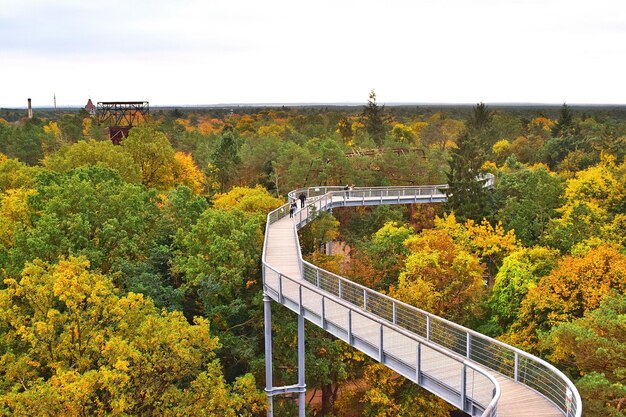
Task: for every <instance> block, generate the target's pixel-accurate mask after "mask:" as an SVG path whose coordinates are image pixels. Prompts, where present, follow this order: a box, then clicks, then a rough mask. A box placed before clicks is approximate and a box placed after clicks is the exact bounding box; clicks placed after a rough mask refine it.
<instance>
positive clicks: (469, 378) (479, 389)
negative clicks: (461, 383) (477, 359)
mask: <svg viewBox="0 0 626 417" xmlns="http://www.w3.org/2000/svg"><path fill="white" fill-rule="evenodd" d="M465 387H466V388H465V394H466V396H467V397H468V398H471V399H472V401H473V402H474V403H476V404H478V405H479V406H480V408H482V409H483V410H484V409H486V408H487V406H488V405H489V403H490V402H491V399H492V398H493V384H492V383H491V381H490V380H489V378H488V377H487V376H486V375H483V374H482V373H480V372H478V371H476V370H475V369H472V368H470V367H466V368H465Z"/></svg>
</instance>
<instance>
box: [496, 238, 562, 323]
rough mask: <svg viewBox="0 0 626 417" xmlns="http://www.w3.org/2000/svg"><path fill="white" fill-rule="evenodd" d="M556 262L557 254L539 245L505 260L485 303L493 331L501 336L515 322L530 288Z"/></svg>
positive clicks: (518, 252)
mask: <svg viewBox="0 0 626 417" xmlns="http://www.w3.org/2000/svg"><path fill="white" fill-rule="evenodd" d="M558 259H559V252H558V251H556V250H554V249H549V248H543V247H540V246H536V247H533V248H522V249H519V250H518V251H516V252H513V253H512V254H510V255H509V256H507V257H506V258H505V259H504V262H503V263H502V267H501V268H500V270H499V271H498V274H497V275H496V277H495V281H494V285H493V289H492V292H491V295H490V297H489V299H488V301H487V304H488V305H489V309H490V313H491V314H490V321H491V322H492V323H493V324H495V326H496V328H495V329H491V331H492V332H495V333H496V334H500V333H503V332H504V331H506V330H507V329H508V327H509V326H510V325H511V324H513V323H514V322H515V321H517V319H518V317H519V309H520V305H521V304H522V301H523V300H524V298H525V297H526V294H528V290H529V288H533V287H535V286H536V285H537V283H538V282H539V280H540V279H541V278H542V277H544V276H547V275H549V274H550V272H551V271H552V269H553V268H554V267H555V266H556V263H557V261H558Z"/></svg>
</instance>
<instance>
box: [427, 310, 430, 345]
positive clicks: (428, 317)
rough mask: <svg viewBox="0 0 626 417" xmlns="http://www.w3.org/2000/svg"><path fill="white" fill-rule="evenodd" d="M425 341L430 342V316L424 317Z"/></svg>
mask: <svg viewBox="0 0 626 417" xmlns="http://www.w3.org/2000/svg"><path fill="white" fill-rule="evenodd" d="M426 340H430V316H426Z"/></svg>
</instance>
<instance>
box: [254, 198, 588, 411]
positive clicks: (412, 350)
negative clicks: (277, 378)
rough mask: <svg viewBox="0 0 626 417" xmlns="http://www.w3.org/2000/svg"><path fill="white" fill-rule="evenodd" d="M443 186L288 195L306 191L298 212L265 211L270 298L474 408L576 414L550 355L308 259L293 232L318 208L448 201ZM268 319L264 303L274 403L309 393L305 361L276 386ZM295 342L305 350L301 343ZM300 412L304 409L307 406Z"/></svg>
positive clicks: (576, 402) (575, 401) (576, 400)
mask: <svg viewBox="0 0 626 417" xmlns="http://www.w3.org/2000/svg"><path fill="white" fill-rule="evenodd" d="M444 189H445V186H429V187H383V188H359V189H355V190H352V191H343V190H342V189H341V187H315V188H309V189H305V190H296V191H295V192H293V193H291V194H290V198H295V197H296V196H298V195H300V194H301V193H303V192H304V193H305V194H306V195H307V197H308V198H307V204H306V207H305V208H304V209H298V211H297V212H296V213H295V215H294V217H293V218H290V217H289V213H288V208H289V206H288V205H285V206H283V207H280V208H279V209H277V210H274V211H272V212H271V213H269V214H268V220H267V229H266V234H265V242H264V253H263V276H264V292H265V295H266V300H269V299H271V300H274V301H276V302H278V303H280V304H282V305H284V306H285V307H287V308H289V309H290V310H292V311H294V312H295V313H296V314H298V315H299V324H300V322H301V323H302V329H301V332H302V335H301V336H302V338H303V337H304V335H303V332H304V329H303V319H306V320H309V321H310V322H312V323H314V324H316V325H318V326H320V327H321V328H323V329H324V330H326V331H327V332H328V333H330V334H333V335H334V336H336V337H338V338H340V339H342V340H344V341H345V342H346V343H348V344H350V345H351V346H353V347H355V348H356V349H359V350H361V351H362V352H364V353H365V354H367V355H368V356H370V357H372V358H373V359H375V360H377V361H379V362H381V363H383V364H385V365H386V366H387V367H389V368H391V369H393V370H394V371H396V372H398V373H399V374H401V375H403V376H404V377H406V378H408V379H410V380H411V381H413V382H415V383H417V384H419V385H421V386H422V387H424V388H426V389H427V390H429V391H431V392H433V393H434V394H436V395H438V396H439V397H441V398H443V399H444V400H446V401H447V402H449V403H450V404H452V405H454V406H456V407H457V408H459V409H462V410H463V411H465V412H467V413H469V414H470V415H473V416H500V417H513V416H519V417H525V416H528V417H530V416H533V417H543V416H545V417H552V416H554V417H557V416H565V417H580V415H581V411H582V405H581V401H580V396H579V395H578V392H577V390H576V388H575V387H574V385H573V384H572V383H571V382H570V381H569V380H568V379H567V378H566V377H565V376H564V375H563V374H562V373H561V372H560V371H558V370H557V369H556V368H554V367H553V366H552V365H550V364H548V363H546V362H545V361H543V360H541V359H539V358H536V357H534V356H532V355H529V354H527V353H525V352H523V351H521V350H519V349H516V348H513V347H511V346H508V345H506V344H504V343H501V342H499V341H497V340H494V339H491V338H489V337H486V336H484V335H481V334H480V333H477V332H474V331H472V330H470V329H466V328H464V327H462V326H460V325H457V324H455V323H452V322H449V321H447V320H445V319H442V318H440V317H437V316H434V315H432V314H429V313H427V312H425V311H422V310H419V309H417V308H415V307H412V306H409V305H407V304H404V303H402V302H400V301H397V300H394V299H392V298H390V297H388V296H385V295H383V294H379V293H377V292H375V291H373V290H370V289H368V288H366V287H363V286H360V285H358V284H355V283H353V282H351V281H349V280H347V279H344V278H342V277H340V276H337V275H335V274H332V273H330V272H328V271H325V270H323V269H320V268H318V267H316V266H315V265H312V264H310V263H308V262H304V261H303V260H302V256H301V253H300V245H299V242H298V236H297V230H298V229H299V228H301V227H304V226H305V225H306V224H307V223H309V222H310V221H311V220H312V219H313V218H314V216H316V214H317V213H319V212H320V211H322V210H331V209H332V208H333V207H347V206H363V205H379V204H409V203H429V202H443V201H445V200H446V196H445V194H444V192H443V191H444ZM268 304H269V303H266V309H267V306H268ZM268 320H271V317H270V316H268V311H267V310H266V337H269V346H268V341H267V339H266V367H269V368H270V371H269V374H268V378H267V380H266V384H267V388H266V391H267V392H268V395H269V396H270V400H271V398H272V396H274V395H278V394H282V393H287V392H298V393H301V395H302V397H301V398H303V395H304V394H303V392H304V390H305V385H304V369H303V368H304V363H303V358H302V361H301V363H300V365H299V368H301V372H302V373H301V377H300V379H299V383H298V384H297V385H294V386H290V387H278V388H277V387H273V386H272V381H271V333H270V334H268V326H267V321H268ZM299 344H300V345H301V348H302V350H303V349H304V343H303V340H302V341H299ZM268 347H269V350H268ZM299 353H300V354H302V356H303V352H299ZM268 355H269V358H268V357H267V356H268ZM270 402H271V401H270ZM300 413H301V414H300V415H301V416H303V415H304V411H303V408H302V409H301V411H300ZM270 415H271V411H270Z"/></svg>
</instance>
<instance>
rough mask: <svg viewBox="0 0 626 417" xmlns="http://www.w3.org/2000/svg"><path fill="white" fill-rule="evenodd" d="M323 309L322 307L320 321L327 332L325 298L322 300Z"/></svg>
mask: <svg viewBox="0 0 626 417" xmlns="http://www.w3.org/2000/svg"><path fill="white" fill-rule="evenodd" d="M321 307H322V309H321V312H320V313H321V314H320V319H321V325H322V326H321V327H322V329H324V330H326V319H325V318H324V315H325V313H324V297H322V300H321Z"/></svg>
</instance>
